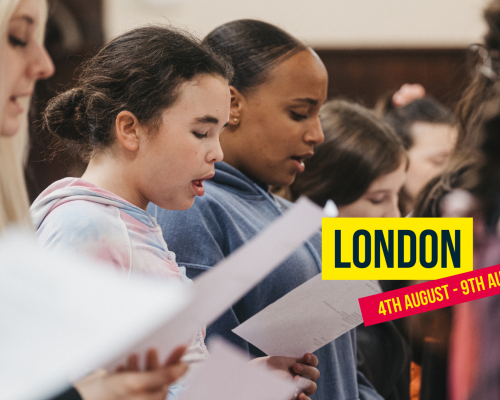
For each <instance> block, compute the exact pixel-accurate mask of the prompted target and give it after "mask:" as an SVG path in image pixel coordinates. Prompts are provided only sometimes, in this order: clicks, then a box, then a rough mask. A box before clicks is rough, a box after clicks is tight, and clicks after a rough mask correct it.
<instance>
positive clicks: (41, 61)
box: [27, 42, 55, 81]
mask: <svg viewBox="0 0 500 400" xmlns="http://www.w3.org/2000/svg"><path fill="white" fill-rule="evenodd" d="M54 72H55V67H54V63H53V62H52V59H51V58H50V56H49V53H48V52H47V49H45V46H44V45H43V44H42V43H38V42H37V43H36V45H35V48H34V50H33V55H32V59H31V62H30V63H29V66H28V70H27V74H28V76H29V78H30V79H32V80H34V81H36V80H38V79H47V78H50V77H51V76H52V75H54Z"/></svg>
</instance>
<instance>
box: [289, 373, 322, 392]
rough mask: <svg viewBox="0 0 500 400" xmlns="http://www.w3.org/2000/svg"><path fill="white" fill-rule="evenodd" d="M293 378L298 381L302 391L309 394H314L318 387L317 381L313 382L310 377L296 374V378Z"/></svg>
mask: <svg viewBox="0 0 500 400" xmlns="http://www.w3.org/2000/svg"><path fill="white" fill-rule="evenodd" d="M293 380H294V381H295V382H296V383H297V385H298V386H299V388H300V389H301V390H302V392H304V393H305V394H306V395H307V396H310V395H313V394H314V393H315V392H316V390H317V389H318V386H317V385H316V382H313V381H312V380H310V379H306V378H303V377H301V376H296V377H295V378H293Z"/></svg>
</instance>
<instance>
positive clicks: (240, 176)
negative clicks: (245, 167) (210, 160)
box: [210, 161, 269, 196]
mask: <svg viewBox="0 0 500 400" xmlns="http://www.w3.org/2000/svg"><path fill="white" fill-rule="evenodd" d="M210 181H211V182H214V183H217V184H220V185H224V186H229V187H232V188H234V189H236V190H238V191H241V192H244V193H245V194H250V195H255V196H262V192H265V193H269V185H267V184H265V183H263V182H260V181H254V180H252V179H250V178H249V177H248V176H246V175H245V174H244V173H242V172H241V171H239V170H237V169H236V168H234V167H232V166H231V165H229V164H227V163H225V162H224V161H221V162H218V163H215V175H214V177H213V178H212V179H211V180H210Z"/></svg>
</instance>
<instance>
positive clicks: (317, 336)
mask: <svg viewBox="0 0 500 400" xmlns="http://www.w3.org/2000/svg"><path fill="white" fill-rule="evenodd" d="M380 291H381V289H380V286H379V284H378V282H377V281H323V280H321V274H318V275H316V276H315V277H314V278H312V279H310V280H309V281H307V282H306V283H304V284H302V285H300V286H299V287H298V288H296V289H295V290H293V291H291V292H290V293H287V294H286V295H285V296H283V297H282V298H281V299H279V300H277V301H275V302H274V303H273V304H270V305H269V306H267V307H266V308H264V309H263V310H262V311H261V312H260V313H258V314H256V315H254V316H253V317H252V318H250V319H248V320H246V321H245V322H244V323H243V324H241V325H240V326H238V327H237V328H235V329H233V332H234V333H236V334H237V335H239V336H241V337H242V338H243V339H245V340H246V341H247V342H249V343H251V344H253V345H254V346H256V347H258V348H259V349H260V350H262V351H263V352H264V353H266V354H267V355H269V356H277V355H280V356H288V357H302V356H303V355H304V354H305V353H312V352H313V351H316V350H318V349H319V348H320V347H323V346H324V345H326V344H328V343H330V342H331V341H332V340H334V339H336V338H338V337H339V336H340V335H343V334H344V333H346V332H348V331H350V330H351V329H353V328H354V327H356V326H358V325H359V324H361V323H362V322H363V317H362V316H361V310H360V308H359V303H358V299H359V298H360V297H365V296H370V295H372V294H377V293H380Z"/></svg>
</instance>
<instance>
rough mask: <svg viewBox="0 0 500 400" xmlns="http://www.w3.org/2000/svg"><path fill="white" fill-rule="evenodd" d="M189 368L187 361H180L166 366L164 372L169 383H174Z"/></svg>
mask: <svg viewBox="0 0 500 400" xmlns="http://www.w3.org/2000/svg"><path fill="white" fill-rule="evenodd" d="M187 370H188V365H187V364H186V363H185V362H182V361H179V362H178V363H177V364H174V365H169V366H167V367H165V368H164V373H165V377H166V380H167V382H168V384H169V385H170V384H172V383H174V382H175V381H176V380H178V379H179V378H180V377H181V376H183V375H184V374H185V373H186V371H187Z"/></svg>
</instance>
